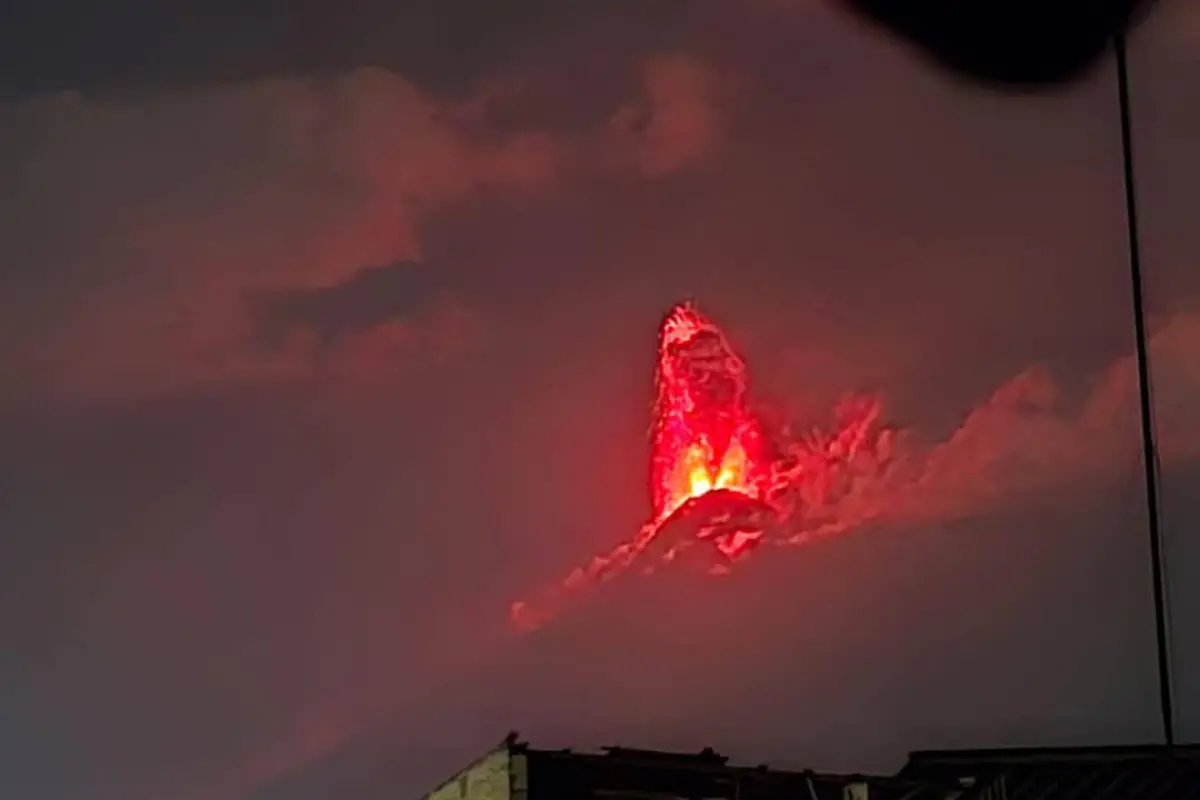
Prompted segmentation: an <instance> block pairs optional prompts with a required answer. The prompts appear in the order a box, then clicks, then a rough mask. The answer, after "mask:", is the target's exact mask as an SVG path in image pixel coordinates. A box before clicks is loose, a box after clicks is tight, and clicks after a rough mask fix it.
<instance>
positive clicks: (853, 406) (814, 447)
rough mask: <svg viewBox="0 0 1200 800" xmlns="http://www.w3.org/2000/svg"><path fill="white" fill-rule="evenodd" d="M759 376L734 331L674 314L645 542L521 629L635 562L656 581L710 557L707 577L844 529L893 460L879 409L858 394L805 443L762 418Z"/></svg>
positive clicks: (522, 615) (588, 572) (657, 395)
mask: <svg viewBox="0 0 1200 800" xmlns="http://www.w3.org/2000/svg"><path fill="white" fill-rule="evenodd" d="M749 378H750V376H749V370H748V368H747V366H746V362H745V360H744V359H743V358H742V357H741V355H740V354H739V353H738V352H737V350H736V349H735V348H734V347H733V345H732V344H731V342H730V341H729V339H728V337H727V336H726V335H725V333H724V331H722V330H721V328H719V327H718V326H717V325H716V324H715V323H714V322H713V321H712V320H711V319H709V318H708V317H707V316H705V315H704V314H703V313H702V312H701V311H700V310H699V308H698V307H697V306H696V305H695V304H694V303H692V302H686V303H680V304H678V305H676V306H674V307H673V308H671V309H670V310H669V311H668V312H667V314H666V315H665V316H664V317H663V320H662V323H661V324H660V326H659V329H658V359H657V363H656V366H655V374H654V406H653V412H652V413H653V419H652V423H651V428H650V454H649V456H650V457H649V467H650V469H649V489H650V498H649V499H650V506H651V513H650V517H649V520H648V521H647V522H646V523H645V524H643V525H642V527H641V529H640V530H639V532H638V534H637V535H636V536H635V537H634V538H632V539H629V540H626V541H624V542H621V543H620V544H618V545H617V546H616V547H614V548H613V549H612V550H610V551H609V552H607V553H603V554H600V555H596V556H594V557H593V558H592V559H591V561H590V562H589V563H588V564H587V565H585V566H582V567H578V568H576V569H575V570H573V571H572V572H571V573H570V574H569V575H568V576H567V577H566V578H565V579H564V580H562V581H561V582H559V583H558V584H556V585H554V586H552V587H551V588H549V589H547V590H546V591H543V592H542V593H540V594H539V595H537V596H535V597H534V598H533V599H530V600H521V601H517V602H515V603H513V606H512V609H511V612H512V614H511V616H512V619H513V621H514V623H516V624H517V625H518V626H520V627H522V628H529V627H536V626H537V625H539V624H541V623H542V622H544V621H545V620H546V619H548V618H550V617H551V616H553V614H554V613H556V611H557V609H558V608H559V607H560V606H561V605H562V603H563V601H564V599H565V598H566V597H567V596H568V595H570V594H571V593H574V592H578V591H581V590H583V589H584V588H586V587H588V586H591V585H594V584H598V583H603V582H605V581H608V580H610V579H612V578H613V577H615V576H617V575H620V574H622V573H625V572H627V571H630V570H631V568H634V567H635V566H636V567H640V569H636V570H634V571H638V572H640V573H641V574H650V573H653V572H654V571H656V570H657V569H659V568H661V567H662V566H663V565H666V564H672V563H675V562H677V561H680V560H687V561H695V560H696V559H694V556H696V555H697V554H699V556H700V558H699V561H700V563H706V564H707V567H708V569H707V572H709V573H711V574H726V573H728V572H730V571H731V570H732V569H733V566H734V565H735V564H737V563H738V562H740V561H743V560H745V559H746V558H747V557H748V556H749V555H750V554H751V553H753V552H754V551H755V550H756V549H758V548H760V547H761V546H763V545H766V544H775V545H787V544H801V543H804V542H806V541H808V540H809V538H810V535H811V534H813V533H814V532H816V531H830V530H836V529H838V527H839V523H838V514H839V513H840V511H841V508H840V506H839V504H840V502H841V501H842V500H843V499H844V498H846V497H847V496H850V495H852V494H854V493H855V492H856V491H858V490H859V489H861V487H862V486H863V485H864V481H865V480H869V479H870V478H871V477H872V476H875V475H877V474H878V473H879V471H880V469H881V468H882V467H883V466H884V465H885V463H886V461H887V458H888V453H889V452H890V442H891V438H890V433H891V432H890V431H889V430H887V429H885V428H881V427H880V426H879V425H878V418H879V407H878V404H877V403H875V402H873V401H870V400H865V399H862V398H857V399H855V398H851V399H849V400H847V401H845V402H843V403H842V404H841V405H839V407H838V408H837V410H836V412H835V415H834V425H833V426H832V428H829V427H825V428H823V427H819V426H812V427H809V428H808V429H806V430H805V433H804V434H803V435H799V436H797V435H794V434H793V433H792V429H791V428H790V427H783V428H775V429H772V428H770V427H769V426H768V425H767V424H766V423H765V422H764V419H763V416H762V415H761V414H759V413H756V411H755V408H754V406H753V403H752V395H751V391H750V379H749ZM685 554H687V558H686V559H683V556H684V555H685Z"/></svg>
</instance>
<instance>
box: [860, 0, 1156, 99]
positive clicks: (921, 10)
mask: <svg viewBox="0 0 1200 800" xmlns="http://www.w3.org/2000/svg"><path fill="white" fill-rule="evenodd" d="M1154 1H1155V0H838V2H840V3H841V4H842V5H843V6H845V7H848V8H850V9H852V10H853V11H855V12H857V13H858V14H860V15H862V16H864V17H866V18H867V19H868V20H869V21H871V22H872V23H875V24H877V25H880V26H882V27H884V28H885V29H887V30H889V31H891V32H892V33H893V34H896V35H898V36H900V37H902V38H904V39H907V40H909V41H911V42H913V43H915V44H916V45H917V46H918V47H920V48H921V49H922V50H923V51H925V53H926V54H927V55H929V56H931V57H932V58H933V59H934V61H936V62H937V63H939V64H940V65H942V66H944V67H948V68H950V69H951V70H953V71H954V72H956V73H958V74H960V75H962V76H964V77H966V78H968V79H971V80H973V81H976V82H983V83H988V84H992V85H995V86H1007V87H1013V88H1026V89H1039V88H1050V87H1053V86H1056V85H1059V84H1063V83H1066V82H1069V81H1070V80H1072V79H1074V78H1077V77H1080V76H1081V75H1083V74H1084V73H1086V72H1087V70H1088V69H1089V68H1090V67H1092V66H1093V65H1095V64H1096V63H1097V62H1098V61H1099V60H1100V58H1101V57H1102V56H1103V55H1104V54H1106V53H1107V52H1109V51H1110V50H1111V47H1110V45H1111V43H1112V40H1113V37H1114V36H1116V35H1117V33H1119V32H1121V31H1124V30H1125V29H1126V28H1127V27H1128V26H1129V25H1130V24H1131V23H1132V22H1134V21H1136V18H1137V16H1138V15H1140V14H1143V13H1145V11H1146V10H1147V9H1148V8H1149V7H1150V6H1152V5H1153V4H1154Z"/></svg>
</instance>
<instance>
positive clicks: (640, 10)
mask: <svg viewBox="0 0 1200 800" xmlns="http://www.w3.org/2000/svg"><path fill="white" fill-rule="evenodd" d="M687 5H688V4H669V6H668V5H662V6H661V7H660V6H658V5H656V6H654V7H647V6H645V5H644V4H642V3H638V2H636V0H620V1H619V2H615V3H613V2H593V3H583V4H581V3H568V4H563V3H559V2H553V0H517V2H512V3H506V4H504V5H503V6H501V5H497V4H495V3H489V2H486V1H485V2H480V1H479V0H450V2H447V1H446V0H415V1H414V0H407V2H402V3H396V2H385V0H353V2H350V3H332V2H329V0H303V2H277V1H276V0H254V2H249V3H241V2H231V1H230V0H217V2H193V1H191V0H189V1H188V2H177V3H170V4H166V5H162V4H155V3H147V2H142V0H117V2H113V3H109V4H107V5H105V6H104V8H103V9H101V8H99V7H96V6H92V5H88V4H87V3H80V2H76V1H75V0H47V1H46V2H40V1H37V2H32V1H31V2H26V1H25V0H18V2H14V3H10V4H7V5H6V8H5V11H4V13H3V17H2V18H0V53H2V54H3V55H2V56H0V74H2V75H3V76H4V77H3V78H2V79H0V94H2V95H7V96H10V97H11V96H14V95H16V96H25V95H30V94H34V93H37V92H47V91H58V90H64V89H73V90H81V91H93V90H97V91H114V90H115V91H121V90H130V89H134V90H136V89H154V88H162V87H180V86H202V85H206V84H213V83H228V82H231V81H243V80H257V79H262V78H277V77H287V76H296V75H319V74H326V75H328V74H335V73H338V72H343V71H347V70H352V69H356V68H360V67H379V68H383V69H388V70H395V71H398V72H400V73H402V74H404V75H407V76H409V77H410V78H412V79H413V80H415V81H416V82H418V83H420V84H421V85H423V86H427V87H430V88H432V89H434V90H438V91H450V92H462V91H464V90H466V89H467V88H468V87H470V86H471V84H473V83H474V82H476V81H478V80H479V79H481V78H484V77H489V76H492V75H494V74H495V73H496V72H497V71H501V70H503V69H505V68H511V67H517V66H527V65H529V64H530V63H531V62H534V63H538V62H540V63H544V64H546V65H547V66H553V65H554V64H555V63H560V62H561V59H563V58H569V57H570V56H571V54H572V52H573V51H575V52H577V51H578V47H579V45H580V44H582V43H585V42H588V41H591V40H592V38H591V37H594V36H597V35H600V34H604V35H606V36H607V37H608V38H610V39H611V40H612V41H613V42H615V43H616V44H615V46H614V47H613V48H611V49H609V50H608V53H609V54H610V55H621V56H623V57H631V56H636V55H638V54H639V53H641V52H643V51H645V50H648V49H654V48H655V47H656V46H660V45H662V44H663V43H664V42H665V41H669V37H670V36H671V33H672V29H673V25H672V23H674V22H677V21H678V20H679V19H680V18H681V16H683V15H684V14H685V13H686V9H687Z"/></svg>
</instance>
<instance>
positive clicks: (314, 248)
mask: <svg viewBox="0 0 1200 800" xmlns="http://www.w3.org/2000/svg"><path fill="white" fill-rule="evenodd" d="M1193 5H1194V4H1193V3H1190V2H1188V0H1169V2H1163V3H1160V4H1159V7H1158V8H1156V9H1155V13H1154V15H1153V16H1152V17H1151V18H1150V19H1149V20H1148V21H1147V22H1146V23H1145V24H1143V25H1142V26H1141V27H1140V28H1138V30H1137V31H1136V32H1135V33H1134V34H1133V36H1132V40H1131V55H1130V65H1131V71H1132V77H1131V80H1132V91H1133V112H1134V126H1135V138H1136V149H1137V159H1138V169H1139V184H1138V191H1139V199H1140V201H1141V213H1142V233H1143V245H1144V250H1143V253H1144V263H1145V270H1146V280H1147V295H1148V310H1149V314H1150V326H1151V333H1152V341H1151V355H1152V371H1153V379H1154V388H1155V397H1156V421H1157V425H1158V430H1159V437H1160V442H1161V458H1162V463H1163V487H1162V496H1163V524H1164V535H1165V548H1166V555H1167V559H1168V570H1167V572H1168V578H1169V580H1170V601H1171V602H1170V611H1171V628H1172V645H1173V664H1174V669H1175V679H1176V684H1177V686H1176V688H1177V709H1176V710H1177V718H1178V724H1179V733H1180V738H1181V739H1184V740H1196V739H1197V738H1200V589H1198V588H1197V587H1198V586H1200V538H1197V536H1196V533H1195V531H1196V526H1197V525H1198V524H1200V500H1197V499H1196V495H1195V492H1194V487H1195V486H1196V485H1197V481H1200V410H1197V409H1200V270H1197V269H1195V261H1196V259H1197V258H1200V227H1198V226H1197V224H1196V214H1197V211H1198V210H1200V155H1198V154H1197V152H1196V150H1195V147H1196V143H1197V142H1200V105H1198V104H1197V103H1196V102H1195V98H1197V97H1200V14H1198V13H1197V11H1198V9H1196V8H1193ZM76 6H78V7H76ZM168 6H170V8H168ZM99 8H100V7H99V6H97V7H96V8H92V7H91V6H88V7H86V8H85V7H84V5H83V4H75V3H72V2H71V0H39V2H36V3H34V2H19V3H15V4H11V5H10V9H11V10H9V11H6V12H4V13H5V14H8V15H10V16H8V17H7V18H2V17H0V175H2V176H3V179H2V180H0V297H2V298H3V313H0V363H3V364H4V365H5V369H4V381H3V385H4V390H3V391H2V392H0V443H2V445H0V531H2V533H0V642H3V645H2V646H0V795H3V796H6V797H8V796H11V797H20V798H23V799H24V800H42V799H43V798H44V799H45V800H67V799H68V798H80V797H87V798H90V799H91V800H151V798H172V799H173V800H193V799H195V800H209V799H210V798H213V799H215V798H231V799H232V800H302V799H304V800H307V799H308V798H313V800H315V799H316V798H318V797H328V796H334V794H335V793H336V794H337V795H338V796H345V797H356V798H366V799H367V800H370V798H375V797H379V798H382V797H390V798H394V797H400V796H414V795H416V794H419V793H420V792H421V791H422V790H424V789H426V788H428V787H430V786H432V785H433V784H434V783H436V782H437V781H439V780H440V779H442V778H444V777H445V776H446V775H447V774H449V773H450V772H452V771H453V770H454V769H455V768H456V767H458V766H460V765H462V764H464V763H465V762H467V761H469V760H471V759H472V758H473V757H475V756H476V755H478V754H479V753H481V752H482V750H483V748H485V747H488V746H490V745H492V744H494V743H496V742H498V741H499V740H500V739H501V738H502V737H503V736H504V735H505V734H506V733H507V732H508V731H509V730H510V729H514V728H516V729H519V730H520V731H521V732H522V733H523V734H524V735H525V736H527V737H528V738H530V739H531V740H532V741H533V743H534V744H536V745H541V746H547V747H565V746H575V747H580V748H586V747H597V746H600V745H604V744H615V743H621V744H625V745H629V746H641V747H660V748H678V749H687V750H698V749H700V748H701V747H703V746H706V745H711V746H714V747H716V748H717V749H719V750H721V751H723V752H726V753H728V754H730V755H731V756H733V757H735V758H737V759H739V760H744V761H748V762H750V763H759V762H764V761H769V762H770V763H772V764H774V765H777V766H781V767H782V766H791V767H804V766H811V767H814V768H817V769H827V770H863V771H868V770H893V769H895V768H897V767H898V766H899V764H900V763H901V761H902V759H903V757H904V754H905V753H906V752H907V751H908V750H911V749H916V748H927V747H965V746H972V747H981V746H1000V745H1031V746H1032V745H1068V744H1117V743H1140V742H1147V741H1156V740H1158V739H1159V738H1160V736H1161V727H1160V720H1159V710H1158V687H1157V683H1156V667H1155V660H1154V659H1155V654H1154V627H1153V600H1152V591H1151V586H1150V573H1149V569H1148V563H1149V562H1148V546H1147V536H1146V514H1145V508H1144V489H1143V485H1142V480H1143V473H1142V468H1141V462H1140V443H1139V439H1138V418H1137V405H1136V391H1135V386H1134V383H1133V374H1134V373H1133V370H1132V365H1131V353H1132V329H1131V311H1130V301H1129V273H1128V266H1127V264H1128V262H1127V256H1126V250H1125V246H1126V238H1125V228H1124V207H1123V197H1122V184H1121V161H1120V141H1119V129H1118V117H1117V104H1116V100H1117V93H1116V83H1115V73H1114V69H1113V64H1112V60H1111V59H1109V60H1108V61H1106V62H1105V63H1103V64H1101V65H1100V66H1099V68H1098V69H1097V70H1096V71H1095V72H1093V73H1092V74H1090V75H1088V76H1086V77H1085V78H1083V79H1082V81H1081V82H1079V83H1076V84H1073V85H1071V86H1069V87H1067V88H1063V89H1059V90H1055V91H1051V92H1048V93H1043V94H1039V95H1036V96H1025V95H1014V94H1009V93H1001V92H995V91H989V90H982V89H979V88H977V87H974V86H970V85H967V84H966V83H965V82H963V81H962V80H960V79H957V78H955V77H954V76H952V75H950V74H948V73H946V72H944V71H941V70H938V69H936V68H935V67H933V66H932V65H931V64H929V63H927V61H926V60H925V59H924V58H923V57H922V56H921V55H920V54H918V53H917V52H915V51H914V50H912V49H911V48H909V47H907V46H905V45H904V44H902V43H900V42H897V41H895V40H893V39H890V38H888V37H887V36H886V35H884V34H883V33H881V32H880V31H878V30H876V29H874V28H870V27H868V26H865V25H863V24H862V23H861V22H860V21H859V20H858V19H857V18H855V17H852V16H849V15H846V14H844V13H841V12H840V11H839V10H838V9H836V8H831V7H829V5H828V4H822V3H818V2H814V0H737V1H736V2H735V1H734V0H688V2H675V3H647V2H645V1H644V0H638V1H637V2H634V0H608V1H607V2H601V1H600V0H596V2H581V3H556V2H550V1H549V0H510V1H509V2H505V3H495V2H492V3H484V2H468V0H456V1H455V2H451V1H450V0H412V1H410V2H406V3H397V2H382V0H350V1H349V2H340V3H334V2H329V1H328V0H304V2H300V3H283V2H260V3H257V4H254V8H255V9H256V10H255V11H254V12H251V11H250V10H248V7H247V6H246V5H245V4H242V3H235V2H232V0H218V1H217V2H206V3H199V2H195V3H193V2H185V3H174V4H161V3H159V4H155V3H148V2H143V0H113V2H109V3H106V4H103V10H102V11H101V10H99ZM684 297H695V298H696V299H697V300H698V301H699V302H700V303H701V305H702V307H703V308H704V309H705V310H706V311H707V312H708V313H709V314H711V315H712V316H713V317H714V318H716V319H717V320H718V321H719V322H720V323H722V324H723V325H724V326H725V327H726V328H727V330H728V331H729V333H730V335H731V336H732V338H733V339H734V340H735V341H736V342H737V344H738V345H739V347H740V348H741V349H742V351H743V352H744V353H745V355H746V357H747V359H748V361H749V363H750V365H751V369H752V371H753V374H754V379H755V381H756V388H757V391H758V392H759V393H760V394H761V395H762V396H763V397H767V398H770V399H771V401H772V402H773V403H774V404H775V405H776V406H777V407H778V408H781V409H786V412H787V413H788V414H790V415H795V416H796V417H797V418H810V417H819V416H821V415H822V414H824V413H825V412H826V411H827V410H828V409H829V408H830V407H831V406H832V404H833V403H834V402H835V401H836V400H837V399H838V398H839V397H841V396H842V395H844V394H845V393H847V392H854V391H861V392H868V393H871V394H873V395H875V396H878V397H879V398H880V399H881V401H882V402H883V403H884V407H885V409H886V414H887V418H888V420H889V422H890V423H892V424H894V425H896V426H897V427H899V428H901V429H903V430H905V431H906V432H907V433H906V436H907V437H908V439H909V440H910V441H911V443H912V444H911V447H912V448H914V451H917V452H920V453H924V454H925V455H926V456H928V455H929V454H935V455H936V459H935V460H936V463H937V464H938V465H939V468H938V469H936V470H933V471H931V472H930V473H929V475H928V477H927V479H926V480H925V481H923V483H922V485H921V487H920V492H919V493H917V495H916V496H918V497H919V498H921V508H920V513H919V514H916V515H913V514H909V515H907V516H905V517H903V518H901V517H897V518H895V519H889V518H885V519H883V520H880V521H877V522H876V523H874V524H871V525H869V526H861V527H857V528H855V529H853V530H851V531H849V532H848V533H846V534H844V535H841V536H838V537H834V538H830V539H826V540H823V541H820V542H817V543H814V544H813V545H812V546H810V547H806V548H797V549H790V550H787V551H780V552H772V553H770V554H769V555H770V557H769V558H755V559H753V560H752V561H751V562H749V563H748V564H747V565H746V567H745V568H744V569H739V570H738V571H736V572H735V573H734V575H732V576H730V577H729V578H726V579H722V580H715V579H710V578H706V577H701V576H698V575H695V574H692V573H688V572H686V571H679V572H675V573H667V574H663V575H660V576H657V577H656V578H655V579H653V580H632V581H625V582H621V583H613V584H610V585H607V586H605V587H602V588H601V589H600V590H599V591H596V592H592V593H590V594H589V595H588V597H587V598H586V599H585V601H584V602H582V603H581V604H579V605H578V607H575V608H572V609H571V610H570V613H567V614H564V615H563V616H561V617H560V618H559V619H557V620H556V621H555V622H554V624H552V625H550V626H548V627H547V628H545V629H543V630H541V631H539V632H537V633H536V634H534V635H527V636H519V635H516V634H514V633H513V632H512V631H511V630H509V629H508V628H507V627H506V619H505V615H506V613H507V609H508V603H509V601H511V600H512V599H514V598H515V597H518V596H521V595H523V594H524V593H525V592H527V591H528V590H530V589H531V588H536V587H538V586H541V585H544V584H546V583H547V582H550V581H554V580H556V579H558V578H559V577H561V576H562V575H563V574H564V573H566V572H567V571H568V570H570V569H571V568H572V567H574V566H575V565H576V564H578V563H580V562H581V561H582V560H585V559H586V558H587V557H588V556H589V555H590V554H591V553H593V552H596V551H601V550H605V549H607V548H609V547H610V546H612V544H614V543H615V542H616V541H618V540H620V539H624V538H627V537H628V536H629V535H630V534H631V533H632V532H633V531H634V530H636V528H637V526H638V524H639V523H640V522H642V520H643V518H644V517H645V515H646V514H647V510H648V502H649V500H648V495H647V486H646V469H647V464H646V454H647V443H646V429H647V426H648V424H649V417H648V410H649V405H650V401H651V380H652V371H653V366H654V337H655V329H656V326H657V324H658V322H659V319H660V317H661V315H662V313H663V312H664V311H665V310H666V309H667V308H668V307H669V306H670V305H671V304H672V303H674V302H675V301H677V300H680V299H682V298H684Z"/></svg>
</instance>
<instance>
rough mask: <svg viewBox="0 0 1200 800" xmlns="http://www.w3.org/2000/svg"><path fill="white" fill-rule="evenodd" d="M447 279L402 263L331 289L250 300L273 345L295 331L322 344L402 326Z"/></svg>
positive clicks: (361, 274)
mask: <svg viewBox="0 0 1200 800" xmlns="http://www.w3.org/2000/svg"><path fill="white" fill-rule="evenodd" d="M443 278H444V276H443V275H441V274H440V273H439V272H438V271H436V270H434V269H433V268H431V267H427V266H425V265H423V264H420V263H417V262H412V261H402V262H398V263H396V264H389V265H386V266H379V267H364V268H363V269H360V270H359V271H358V272H356V273H354V274H353V275H351V276H350V277H349V278H347V279H346V280H345V281H342V282H341V283H337V284H334V285H332V286H329V287H322V288H312V289H281V290H278V291H274V292H265V293H262V294H260V295H257V296H254V297H251V303H252V304H253V306H254V307H255V309H256V311H257V312H258V315H259V318H260V325H261V326H262V333H263V335H265V336H266V337H267V338H268V339H269V340H271V341H272V342H276V343H278V342H279V341H280V340H281V339H282V338H284V337H286V336H287V335H288V334H289V333H291V332H293V331H294V330H296V329H300V330H305V331H311V332H313V333H315V334H316V335H317V337H318V339H320V340H321V342H323V343H329V342H332V341H333V340H335V339H338V338H339V337H341V336H344V335H345V334H347V333H350V332H354V331H359V330H363V329H369V328H374V327H376V326H378V325H381V324H383V323H386V322H394V321H403V320H405V319H407V318H409V317H410V316H412V315H413V314H414V313H415V312H417V311H419V310H420V309H421V308H422V307H423V306H424V305H425V304H427V303H428V302H429V301H430V298H431V296H432V294H433V292H434V291H436V289H437V288H439V287H438V284H439V283H440V281H441V280H442V279H443Z"/></svg>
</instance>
